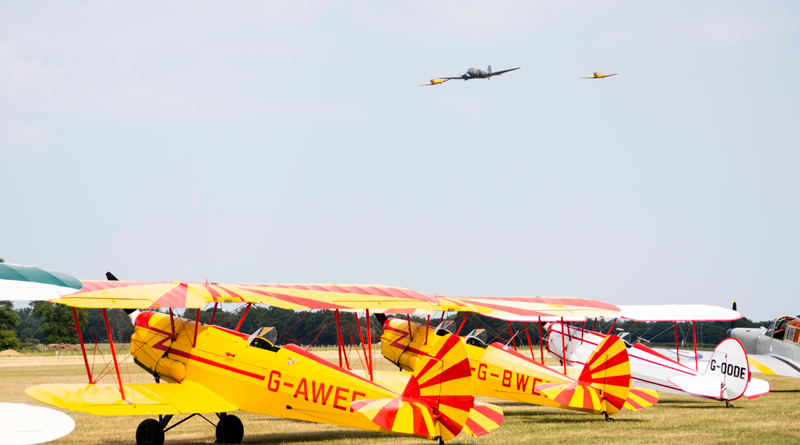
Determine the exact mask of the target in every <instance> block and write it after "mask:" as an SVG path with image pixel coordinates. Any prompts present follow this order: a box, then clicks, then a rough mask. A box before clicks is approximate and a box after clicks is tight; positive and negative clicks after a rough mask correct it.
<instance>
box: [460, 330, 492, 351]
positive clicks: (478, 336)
mask: <svg viewBox="0 0 800 445" xmlns="http://www.w3.org/2000/svg"><path fill="white" fill-rule="evenodd" d="M488 338H489V334H488V333H487V332H486V329H473V330H472V332H470V333H469V334H468V335H467V337H466V338H465V341H466V342H467V344H468V345H472V346H477V347H479V348H483V349H486V340H487V339H488Z"/></svg>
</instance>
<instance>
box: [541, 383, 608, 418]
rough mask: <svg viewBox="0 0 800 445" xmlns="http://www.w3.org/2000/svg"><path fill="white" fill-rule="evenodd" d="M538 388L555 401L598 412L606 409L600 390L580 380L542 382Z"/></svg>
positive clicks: (567, 405) (571, 406)
mask: <svg viewBox="0 0 800 445" xmlns="http://www.w3.org/2000/svg"><path fill="white" fill-rule="evenodd" d="M536 390H537V391H539V392H540V393H542V394H544V395H545V396H546V397H547V398H549V399H552V400H553V401H554V402H556V403H558V404H560V405H564V406H566V407H570V408H577V409H581V410H590V411H593V412H596V413H601V412H603V411H605V408H604V407H603V403H602V401H601V400H600V391H598V390H596V389H594V388H592V387H591V386H589V385H584V384H581V383H578V382H575V381H573V382H563V383H542V384H539V385H536Z"/></svg>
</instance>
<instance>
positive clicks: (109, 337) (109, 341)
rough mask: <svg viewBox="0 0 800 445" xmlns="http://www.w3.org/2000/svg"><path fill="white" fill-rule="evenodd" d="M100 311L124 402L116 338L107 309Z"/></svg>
mask: <svg viewBox="0 0 800 445" xmlns="http://www.w3.org/2000/svg"><path fill="white" fill-rule="evenodd" d="M100 310H101V311H103V321H105V322H106V332H107V333H108V343H109V344H110V346H111V357H112V358H113V359H114V370H115V371H117V381H119V393H120V394H121V395H122V400H125V390H124V389H123V388H122V376H120V375H119V363H117V350H116V349H115V348H114V337H113V336H112V335H111V328H110V327H109V326H108V316H107V315H106V308H102V309H100ZM170 310H171V309H170Z"/></svg>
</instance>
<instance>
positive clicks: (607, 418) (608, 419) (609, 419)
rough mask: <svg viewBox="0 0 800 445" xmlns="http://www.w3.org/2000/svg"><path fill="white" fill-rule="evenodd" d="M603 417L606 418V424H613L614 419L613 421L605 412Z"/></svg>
mask: <svg viewBox="0 0 800 445" xmlns="http://www.w3.org/2000/svg"><path fill="white" fill-rule="evenodd" d="M603 415H604V416H606V422H613V421H614V419H612V418H611V417H608V413H607V412H605V411H603Z"/></svg>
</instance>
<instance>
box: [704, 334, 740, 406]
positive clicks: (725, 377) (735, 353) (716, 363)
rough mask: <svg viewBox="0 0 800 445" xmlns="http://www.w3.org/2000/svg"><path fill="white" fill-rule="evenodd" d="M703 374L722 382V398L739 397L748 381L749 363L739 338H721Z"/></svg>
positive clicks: (731, 398)
mask: <svg viewBox="0 0 800 445" xmlns="http://www.w3.org/2000/svg"><path fill="white" fill-rule="evenodd" d="M703 375H704V376H706V377H712V378H714V379H715V380H718V381H720V382H722V399H724V400H736V399H738V398H739V397H741V396H742V395H743V394H744V392H745V391H746V390H747V385H748V383H749V382H750V365H749V363H748V362H747V352H745V350H744V347H743V346H742V344H741V343H740V342H739V340H737V339H735V338H733V337H730V338H726V339H725V340H722V341H721V342H720V343H719V344H718V345H717V347H716V348H715V349H714V354H712V355H711V359H710V360H709V361H708V366H706V370H705V372H703Z"/></svg>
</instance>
